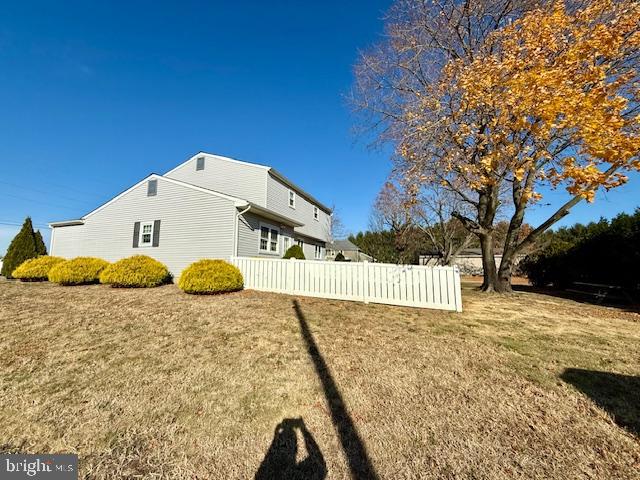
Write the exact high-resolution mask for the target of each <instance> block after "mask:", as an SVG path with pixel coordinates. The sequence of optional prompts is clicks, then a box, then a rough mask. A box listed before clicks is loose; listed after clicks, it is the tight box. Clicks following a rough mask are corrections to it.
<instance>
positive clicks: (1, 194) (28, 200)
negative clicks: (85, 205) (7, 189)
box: [0, 192, 82, 212]
mask: <svg viewBox="0 0 640 480" xmlns="http://www.w3.org/2000/svg"><path fill="white" fill-rule="evenodd" d="M3 196H6V197H12V198H16V199H18V200H22V201H25V202H33V203H39V204H41V205H49V206H51V207H57V208H66V209H68V210H74V211H76V212H77V211H78V210H79V209H81V208H82V207H72V206H70V205H60V204H57V203H51V202H48V201H44V200H34V199H33V198H25V197H21V196H19V195H13V194H12V193H4V192H3V193H0V197H3Z"/></svg>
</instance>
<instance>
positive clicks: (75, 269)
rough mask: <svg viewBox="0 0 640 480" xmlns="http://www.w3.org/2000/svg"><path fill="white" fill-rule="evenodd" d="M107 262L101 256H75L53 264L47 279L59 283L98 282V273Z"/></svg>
mask: <svg viewBox="0 0 640 480" xmlns="http://www.w3.org/2000/svg"><path fill="white" fill-rule="evenodd" d="M107 266H109V262H107V261H106V260H102V259H101V258H93V257H76V258H74V259H72V260H67V261H66V262H62V263H59V264H57V265H56V266H54V267H53V268H52V269H51V270H50V271H49V281H50V282H55V283H59V284H60V285H86V284H89V283H98V282H99V281H100V273H101V272H102V270H104V269H105V268H106V267H107Z"/></svg>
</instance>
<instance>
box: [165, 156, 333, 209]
mask: <svg viewBox="0 0 640 480" xmlns="http://www.w3.org/2000/svg"><path fill="white" fill-rule="evenodd" d="M201 155H208V156H210V157H215V158H217V159H219V160H224V161H227V162H231V163H237V164H239V165H248V166H250V167H255V168H261V169H263V170H266V171H267V172H268V173H271V174H272V175H273V176H274V177H275V178H277V179H278V180H280V181H281V182H282V183H284V184H285V185H287V186H288V187H289V188H291V189H293V190H296V191H297V192H298V193H299V194H300V195H301V196H303V197H305V198H306V199H307V200H310V201H311V202H312V203H314V204H316V205H317V206H318V207H319V208H321V209H322V210H323V211H324V212H325V213H328V214H331V213H332V210H331V209H330V208H329V207H327V206H326V205H325V204H324V203H322V202H321V201H320V200H318V199H317V198H315V197H314V196H313V195H311V194H310V193H308V192H307V191H305V190H304V189H303V188H301V187H299V186H298V185H296V184H295V183H293V182H292V181H291V180H289V179H288V178H287V177H285V176H284V175H283V174H281V173H280V172H278V171H277V170H276V169H275V168H273V167H270V166H268V165H262V164H259V163H252V162H246V161H244V160H237V159H235V158H231V157H226V156H224V155H218V154H216V153H209V152H203V151H199V152H198V153H196V154H195V155H192V156H190V157H189V158H188V159H187V160H185V161H184V162H182V163H181V164H179V165H178V166H176V167H174V168H172V169H171V170H169V171H168V172H166V173H165V174H164V175H169V174H170V173H173V172H175V171H176V170H177V169H179V168H180V167H182V166H183V165H184V164H185V163H187V162H190V161H191V160H193V159H194V158H196V157H198V156H201Z"/></svg>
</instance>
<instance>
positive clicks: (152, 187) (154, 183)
mask: <svg viewBox="0 0 640 480" xmlns="http://www.w3.org/2000/svg"><path fill="white" fill-rule="evenodd" d="M157 194H158V180H149V181H148V182H147V197H155V196H156V195H157Z"/></svg>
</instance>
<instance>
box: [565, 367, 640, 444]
mask: <svg viewBox="0 0 640 480" xmlns="http://www.w3.org/2000/svg"><path fill="white" fill-rule="evenodd" d="M560 378H561V379H562V380H564V381H565V382H567V383H570V384H571V385H573V386H574V387H576V388H577V389H578V390H580V391H581V392H582V393H584V394H585V395H587V396H588V397H589V398H591V400H593V401H594V402H595V403H596V404H597V405H598V406H599V407H601V408H603V409H604V410H606V411H607V412H609V414H610V415H611V416H612V417H613V419H614V421H615V422H616V423H617V424H618V425H619V426H620V427H622V428H625V429H626V430H628V431H629V432H631V433H632V434H633V435H635V436H637V437H640V377H636V376H633V375H622V374H618V373H610V372H598V371H594V370H583V369H580V368H567V369H566V370H565V371H564V372H563V373H562V374H561V375H560Z"/></svg>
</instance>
